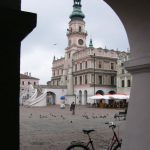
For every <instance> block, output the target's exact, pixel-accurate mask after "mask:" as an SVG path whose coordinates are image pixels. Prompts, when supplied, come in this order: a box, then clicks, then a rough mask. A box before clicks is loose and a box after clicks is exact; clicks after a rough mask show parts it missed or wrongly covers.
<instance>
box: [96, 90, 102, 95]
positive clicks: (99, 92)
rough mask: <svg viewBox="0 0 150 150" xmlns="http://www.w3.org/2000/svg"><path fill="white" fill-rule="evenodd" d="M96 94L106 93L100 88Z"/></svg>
mask: <svg viewBox="0 0 150 150" xmlns="http://www.w3.org/2000/svg"><path fill="white" fill-rule="evenodd" d="M96 94H101V95H104V91H103V90H98V91H96Z"/></svg>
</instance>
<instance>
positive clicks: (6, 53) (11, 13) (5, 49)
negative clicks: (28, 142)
mask: <svg viewBox="0 0 150 150" xmlns="http://www.w3.org/2000/svg"><path fill="white" fill-rule="evenodd" d="M20 9H21V1H20V0H13V1H11V0H1V1H0V18H1V23H0V39H1V42H0V56H1V59H0V66H1V77H0V85H1V89H0V91H1V108H3V109H1V129H2V130H3V131H4V132H1V137H2V139H1V147H5V149H10V146H11V149H15V150H19V144H20V143H19V92H20V46H21V41H22V40H23V38H24V37H25V36H27V34H28V33H29V32H31V31H32V30H33V28H34V27H35V26H36V15H35V14H32V13H27V12H23V11H21V10H20Z"/></svg>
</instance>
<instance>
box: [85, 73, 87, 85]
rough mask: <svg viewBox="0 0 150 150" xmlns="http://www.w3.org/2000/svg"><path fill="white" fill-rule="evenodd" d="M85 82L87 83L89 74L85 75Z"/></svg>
mask: <svg viewBox="0 0 150 150" xmlns="http://www.w3.org/2000/svg"><path fill="white" fill-rule="evenodd" d="M85 84H87V75H85Z"/></svg>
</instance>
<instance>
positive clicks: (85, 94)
mask: <svg viewBox="0 0 150 150" xmlns="http://www.w3.org/2000/svg"><path fill="white" fill-rule="evenodd" d="M87 95H88V92H87V90H85V91H84V104H87Z"/></svg>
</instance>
